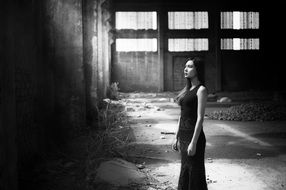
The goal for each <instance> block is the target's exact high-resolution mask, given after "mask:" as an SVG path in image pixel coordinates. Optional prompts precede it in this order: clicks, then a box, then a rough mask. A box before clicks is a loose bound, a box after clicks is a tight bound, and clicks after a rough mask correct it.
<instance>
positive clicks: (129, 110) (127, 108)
mask: <svg viewBox="0 0 286 190" xmlns="http://www.w3.org/2000/svg"><path fill="white" fill-rule="evenodd" d="M125 109H126V111H127V112H133V111H135V109H134V108H132V107H126V108H125Z"/></svg>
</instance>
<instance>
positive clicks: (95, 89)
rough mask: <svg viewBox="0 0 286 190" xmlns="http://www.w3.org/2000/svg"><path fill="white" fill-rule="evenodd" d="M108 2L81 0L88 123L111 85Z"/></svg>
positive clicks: (110, 25) (110, 16)
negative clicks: (97, 104)
mask: <svg viewBox="0 0 286 190" xmlns="http://www.w3.org/2000/svg"><path fill="white" fill-rule="evenodd" d="M111 9H112V1H111V0H84V1H83V12H84V14H83V21H84V22H83V36H84V38H83V45H84V52H83V60H84V67H85V79H86V101H87V116H88V120H89V121H90V120H92V118H94V114H95V111H94V107H95V106H96V103H97V100H98V99H100V98H102V97H106V95H107V90H108V87H109V85H110V73H111V71H110V65H111V44H112V43H113V33H112V32H111V28H112V22H113V19H112V11H111Z"/></svg>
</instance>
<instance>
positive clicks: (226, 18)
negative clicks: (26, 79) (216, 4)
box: [220, 11, 259, 30]
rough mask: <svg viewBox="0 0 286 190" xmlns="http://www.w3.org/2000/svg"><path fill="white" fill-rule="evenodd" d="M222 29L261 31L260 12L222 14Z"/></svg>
mask: <svg viewBox="0 0 286 190" xmlns="http://www.w3.org/2000/svg"><path fill="white" fill-rule="evenodd" d="M220 19H221V22H220V24H221V29H236V30H240V29H259V12H240V11H233V12H221V13H220Z"/></svg>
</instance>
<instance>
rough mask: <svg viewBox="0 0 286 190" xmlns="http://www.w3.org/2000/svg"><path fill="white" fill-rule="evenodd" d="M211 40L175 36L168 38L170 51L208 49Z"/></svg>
mask: <svg viewBox="0 0 286 190" xmlns="http://www.w3.org/2000/svg"><path fill="white" fill-rule="evenodd" d="M208 49H209V41H208V39H207V38H173V39H169V40H168V50H169V51H170V52H186V51H207V50H208Z"/></svg>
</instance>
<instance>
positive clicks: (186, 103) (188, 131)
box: [173, 58, 207, 190]
mask: <svg viewBox="0 0 286 190" xmlns="http://www.w3.org/2000/svg"><path fill="white" fill-rule="evenodd" d="M202 66H203V65H202V63H201V62H200V60H199V59H198V58H194V59H188V60H187V62H186V65H185V69H184V75H185V78H186V81H187V84H186V86H185V88H184V89H183V90H182V91H181V92H180V93H179V95H178V96H177V97H176V99H175V100H176V101H177V103H178V104H179V105H180V106H181V116H180V118H179V121H178V130H177V133H176V142H175V143H174V145H173V149H175V150H178V149H179V150H180V153H181V171H180V177H179V184H178V190H207V183H206V175H205V162H204V154H205V146H206V138H205V135H204V131H203V121H204V113H205V106H206V100H207V89H206V87H205V86H204V85H203V84H202V83H203V79H202V78H201V77H202V76H201V74H202V72H203V70H202ZM178 145H179V146H178Z"/></svg>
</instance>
